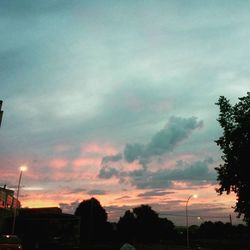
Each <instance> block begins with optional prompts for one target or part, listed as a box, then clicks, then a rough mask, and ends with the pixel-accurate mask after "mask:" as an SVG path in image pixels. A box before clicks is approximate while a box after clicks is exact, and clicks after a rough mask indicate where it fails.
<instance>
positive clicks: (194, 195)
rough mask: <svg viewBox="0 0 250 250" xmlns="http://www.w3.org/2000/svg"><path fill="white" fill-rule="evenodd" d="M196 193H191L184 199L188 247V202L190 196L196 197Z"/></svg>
mask: <svg viewBox="0 0 250 250" xmlns="http://www.w3.org/2000/svg"><path fill="white" fill-rule="evenodd" d="M197 197H198V196H197V194H192V195H190V196H189V197H188V199H187V201H186V229H187V248H189V232H188V202H189V200H190V199H191V198H197Z"/></svg>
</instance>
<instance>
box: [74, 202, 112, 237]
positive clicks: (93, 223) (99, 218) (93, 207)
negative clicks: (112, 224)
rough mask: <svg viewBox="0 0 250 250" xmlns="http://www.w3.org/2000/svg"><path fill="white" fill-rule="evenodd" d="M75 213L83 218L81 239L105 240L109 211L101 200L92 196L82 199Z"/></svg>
mask: <svg viewBox="0 0 250 250" xmlns="http://www.w3.org/2000/svg"><path fill="white" fill-rule="evenodd" d="M75 215H77V216H79V217H80V218H81V223H80V225H81V230H80V235H81V241H82V242H84V241H92V240H95V241H96V240H97V241H98V240H103V238H104V237H106V234H105V233H106V232H107V227H108V223H107V213H106V211H105V209H104V208H103V207H102V206H101V204H100V202H99V201H98V200H97V199H95V198H91V199H89V200H84V201H82V202H81V203H80V204H79V206H78V207H77V208H76V211H75Z"/></svg>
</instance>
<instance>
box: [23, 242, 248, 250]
mask: <svg viewBox="0 0 250 250" xmlns="http://www.w3.org/2000/svg"><path fill="white" fill-rule="evenodd" d="M133 245H134V246H135V248H136V250H187V249H189V250H249V249H250V242H248V241H230V240H199V241H198V240H197V241H195V242H193V243H192V244H191V245H190V248H187V247H186V246H185V244H182V245H179V244H166V243H165V244H164V243H162V244H138V243H137V244H133ZM121 246H122V244H118V243H116V244H112V243H110V244H99V245H91V246H83V247H79V248H72V249H69V248H67V249H66V248H46V249H39V250H119V249H120V248H121ZM24 250H26V249H24ZM33 250H35V249H33Z"/></svg>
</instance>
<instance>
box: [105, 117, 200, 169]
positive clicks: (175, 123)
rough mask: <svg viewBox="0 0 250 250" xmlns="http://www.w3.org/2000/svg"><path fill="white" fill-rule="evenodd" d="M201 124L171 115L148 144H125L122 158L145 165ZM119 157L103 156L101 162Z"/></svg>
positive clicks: (195, 120) (170, 149)
mask: <svg viewBox="0 0 250 250" xmlns="http://www.w3.org/2000/svg"><path fill="white" fill-rule="evenodd" d="M202 125H203V122H202V121H198V120H197V118H195V117H190V118H182V117H171V118H170V119H169V122H168V123H167V124H166V126H165V127H164V128H163V129H161V130H160V131H159V132H157V133H156V134H155V135H154V136H153V137H152V138H151V141H150V142H149V143H148V144H139V143H134V144H127V145H126V146H125V148H124V151H123V157H124V160H125V161H127V162H128V163H132V162H134V161H136V160H138V161H139V163H140V164H142V165H143V166H145V165H146V164H147V163H149V161H150V159H151V158H152V157H157V156H162V155H164V154H166V153H168V152H171V151H173V149H174V148H175V147H176V146H177V145H178V144H179V143H180V142H182V141H183V140H184V139H186V138H187V137H188V136H189V135H190V134H191V132H192V131H194V130H195V129H197V128H201V127H202ZM121 158H122V155H121V154H118V155H116V156H105V157H104V158H103V163H105V164H106V163H108V162H109V161H111V162H112V161H118V160H120V159H121Z"/></svg>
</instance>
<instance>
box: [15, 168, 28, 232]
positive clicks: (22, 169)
mask: <svg viewBox="0 0 250 250" xmlns="http://www.w3.org/2000/svg"><path fill="white" fill-rule="evenodd" d="M19 170H20V175H19V179H18V186H17V194H16V202H15V207H14V214H13V224H12V234H14V232H15V224H16V210H17V202H18V198H19V192H20V184H21V179H22V175H23V172H25V171H26V170H27V166H25V165H22V166H21V167H20V168H19Z"/></svg>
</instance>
